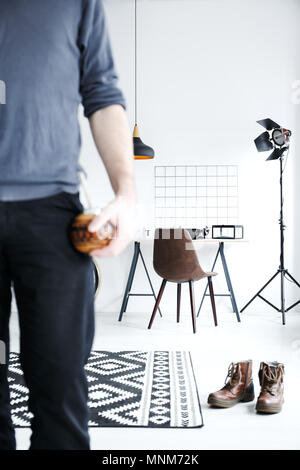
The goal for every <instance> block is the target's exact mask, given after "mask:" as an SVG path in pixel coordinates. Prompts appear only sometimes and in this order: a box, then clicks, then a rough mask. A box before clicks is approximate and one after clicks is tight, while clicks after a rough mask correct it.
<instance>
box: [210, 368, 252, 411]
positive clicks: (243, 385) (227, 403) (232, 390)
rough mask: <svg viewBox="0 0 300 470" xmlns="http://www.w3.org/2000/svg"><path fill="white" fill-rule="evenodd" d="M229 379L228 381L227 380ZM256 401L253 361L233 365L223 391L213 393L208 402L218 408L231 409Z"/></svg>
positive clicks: (229, 369)
mask: <svg viewBox="0 0 300 470" xmlns="http://www.w3.org/2000/svg"><path fill="white" fill-rule="evenodd" d="M227 379H228V380H227ZM252 400H254V385H253V380H252V361H251V360H249V361H241V362H236V363H233V362H232V363H231V364H230V366H229V368H228V373H227V377H226V379H225V385H224V387H223V388H221V390H218V391H217V392H214V393H211V394H210V395H209V397H208V400H207V402H208V403H209V404H210V405H212V406H216V407H218V408H230V407H231V406H233V405H236V404H237V403H238V402H240V401H243V402H247V401H252Z"/></svg>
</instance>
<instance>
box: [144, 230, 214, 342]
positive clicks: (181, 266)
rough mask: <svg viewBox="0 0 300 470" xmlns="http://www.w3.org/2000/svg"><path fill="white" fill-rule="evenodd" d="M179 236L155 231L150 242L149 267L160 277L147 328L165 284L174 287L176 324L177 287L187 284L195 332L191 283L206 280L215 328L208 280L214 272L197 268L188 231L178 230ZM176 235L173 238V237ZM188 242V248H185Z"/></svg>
mask: <svg viewBox="0 0 300 470" xmlns="http://www.w3.org/2000/svg"><path fill="white" fill-rule="evenodd" d="M181 230H182V235H181V237H178V229H162V228H160V229H156V230H155V240H154V253H153V267H154V270H155V271H156V273H157V274H158V275H159V276H160V277H162V278H163V281H162V284H161V287H160V290H159V293H158V296H157V300H156V302H155V306H154V309H153V313H152V316H151V319H150V322H149V325H148V329H150V328H151V326H152V323H153V320H154V318H155V315H156V312H157V310H158V307H159V303H160V301H161V298H162V295H163V292H164V289H165V286H166V283H167V281H169V282H176V284H177V322H179V319H180V300H181V284H182V283H184V282H188V283H189V290H190V302H191V311H192V323H193V332H194V333H196V315H195V298H194V281H199V280H200V279H207V280H208V286H209V292H210V299H211V305H212V311H213V316H214V322H215V326H217V314H216V306H215V297H214V290H213V283H212V277H213V276H216V273H214V272H205V271H203V269H202V268H201V266H200V264H199V261H198V257H197V253H196V252H195V250H194V247H193V242H192V238H191V236H190V234H189V231H188V230H186V229H181ZM174 233H176V238H175V236H174ZM189 242H190V247H187V246H186V245H187V244H188V243H189Z"/></svg>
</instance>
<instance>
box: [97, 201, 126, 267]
mask: <svg viewBox="0 0 300 470" xmlns="http://www.w3.org/2000/svg"><path fill="white" fill-rule="evenodd" d="M107 222H110V223H111V224H112V225H113V226H114V228H115V235H114V237H113V239H112V241H111V242H110V244H109V245H108V246H106V247H104V248H102V249H101V250H94V251H92V252H91V253H90V255H91V256H97V257H99V258H107V257H111V256H117V255H118V254H119V253H121V251H122V250H123V249H124V248H125V247H126V246H127V245H128V243H129V242H130V241H131V240H132V239H133V236H134V231H135V204H134V201H132V200H131V199H130V198H126V197H125V196H116V197H115V199H114V200H113V201H111V202H110V203H109V204H108V205H107V206H106V207H105V208H104V209H102V211H101V213H100V214H99V215H97V216H96V217H95V218H94V219H93V220H92V222H90V224H89V226H88V229H89V230H90V231H91V232H96V231H97V230H99V229H100V228H101V227H102V226H103V225H104V224H106V223H107Z"/></svg>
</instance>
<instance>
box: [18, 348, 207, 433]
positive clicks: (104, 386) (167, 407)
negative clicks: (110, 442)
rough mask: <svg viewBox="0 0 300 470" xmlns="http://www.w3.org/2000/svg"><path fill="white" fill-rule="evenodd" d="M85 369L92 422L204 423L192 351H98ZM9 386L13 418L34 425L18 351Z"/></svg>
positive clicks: (154, 425) (188, 425)
mask: <svg viewBox="0 0 300 470" xmlns="http://www.w3.org/2000/svg"><path fill="white" fill-rule="evenodd" d="M86 372H87V377H88V382H89V408H90V411H91V416H90V422H89V425H90V426H91V427H93V426H97V427H106V426H112V427H117V426H137V427H152V428H193V427H201V426H203V419H202V413H201V406H200V401H199V396H198V390H197V385H196V381H195V376H194V372H193V366H192V360H191V356H190V353H189V352H187V351H172V352H170V351H148V352H143V351H119V352H109V351H93V352H92V353H91V355H90V358H89V361H88V364H87V365H86ZM9 386H10V394H11V407H12V418H13V423H14V425H15V427H29V426H30V419H31V417H32V415H31V413H30V412H29V411H28V408H27V404H28V390H27V388H26V386H25V383H24V378H23V373H22V370H21V367H20V362H19V355H18V354H16V353H11V355H10V363H9Z"/></svg>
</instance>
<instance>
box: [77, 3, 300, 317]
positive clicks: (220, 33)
mask: <svg viewBox="0 0 300 470" xmlns="http://www.w3.org/2000/svg"><path fill="white" fill-rule="evenodd" d="M104 4H105V8H106V12H107V18H108V22H109V26H110V35H111V40H112V44H113V50H114V54H115V59H116V64H117V69H118V72H119V74H120V86H121V88H122V89H123V91H124V93H125V95H126V99H127V103H128V116H129V120H130V124H131V126H133V124H134V122H133V120H134V117H133V112H134V1H133V0H106V1H104ZM299 18H300V2H299V1H298V0H139V4H138V61H139V62H138V63H139V68H138V80H139V125H140V131H141V137H142V139H143V140H144V142H145V143H148V144H149V145H151V146H153V147H154V149H155V151H156V158H155V159H154V160H153V161H137V162H135V171H136V180H137V189H138V198H139V202H140V204H141V205H143V206H146V207H147V208H148V210H147V211H144V213H148V214H151V208H152V204H153V173H154V165H168V164H172V165H181V164H237V165H239V182H240V223H242V224H244V226H245V237H246V238H247V240H249V242H248V243H246V244H242V245H241V246H232V247H228V249H227V254H228V262H229V267H230V271H231V274H232V281H233V284H234V287H235V291H236V296H237V301H238V304H239V306H240V307H242V306H243V304H244V303H245V302H246V301H247V300H249V298H250V297H251V296H252V295H253V294H254V293H255V292H256V291H257V290H258V288H259V287H261V285H262V283H264V282H265V281H266V280H267V279H268V278H269V277H270V276H271V275H272V274H273V272H275V270H276V269H277V267H278V265H279V225H278V217H279V164H278V162H265V158H266V157H267V154H258V153H257V152H256V149H255V146H254V144H253V139H254V138H255V137H256V136H257V135H258V134H259V133H261V132H263V128H262V127H260V126H259V125H258V124H256V122H255V121H256V120H258V119H262V118H266V117H270V118H272V119H273V120H275V121H277V122H278V123H279V124H281V125H283V126H285V127H287V128H289V129H291V130H292V131H293V138H292V145H291V150H290V155H289V160H288V165H287V167H286V171H285V174H284V177H285V215H286V217H285V222H286V224H287V226H288V230H287V232H286V251H287V262H288V263H287V264H288V266H289V268H290V271H291V273H292V274H294V275H295V276H297V277H298V278H300V263H299V261H300V249H299V243H298V237H297V234H298V233H299V231H300V222H299V219H300V217H299V211H298V204H297V202H298V199H299V182H298V177H299V175H300V162H299V158H300V138H299V136H298V135H297V132H298V131H299V132H300V126H299V124H300V111H299V106H300V104H296V103H295V102H293V99H292V98H293V95H292V94H293V89H292V85H293V83H294V82H295V80H297V79H299V80H300V65H299V55H300V32H299ZM294 101H295V100H294ZM80 122H81V129H82V139H83V147H82V154H81V162H82V164H83V165H84V167H85V168H86V170H87V172H88V175H89V183H88V184H89V189H90V193H91V195H92V199H93V203H94V204H95V205H101V206H102V205H105V203H106V202H107V201H109V200H110V199H111V198H112V191H111V189H110V185H109V183H108V180H107V177H106V175H105V172H104V170H103V166H102V163H101V162H100V159H99V157H98V155H97V152H96V150H95V147H94V144H93V142H92V138H91V135H90V131H89V126H88V122H87V121H86V120H85V119H84V118H82V115H81V116H80ZM147 223H148V221H147V220H145V224H146V225H147ZM132 250H133V246H132V245H130V246H129V247H128V249H127V250H126V251H125V252H124V253H123V254H122V255H120V256H119V257H118V258H116V259H113V260H103V261H101V263H100V264H101V269H102V273H103V286H102V291H101V294H100V295H99V297H98V299H97V310H98V311H110V312H117V311H118V310H119V308H120V304H121V297H122V294H123V291H124V288H125V283H126V279H127V275H128V270H129V266H130V259H131V256H132ZM143 251H144V254H145V257H146V261H147V263H148V266H149V268H150V272H151V276H152V279H153V283H154V285H155V288H156V289H158V287H159V284H160V279H159V278H158V276H156V274H155V273H154V272H153V270H152V268H151V262H152V246H151V244H150V243H145V244H144V245H143ZM199 256H200V259H201V263H202V265H203V267H204V268H207V269H208V268H210V264H211V262H212V257H213V249H212V248H208V247H205V249H202V250H201V252H200V253H199ZM216 270H217V271H218V268H216ZM223 287H224V283H223V279H222V278H221V276H220V278H219V279H218V282H217V283H216V290H218V288H219V289H222V288H223ZM278 288H279V284H278V285H275V284H274V285H273V286H272V288H271V289H270V291H269V298H270V299H271V300H273V301H274V302H276V301H278V299H279V297H278ZM134 290H135V291H137V292H145V291H148V286H147V283H146V277H145V275H144V274H143V272H142V270H141V269H140V268H139V269H138V270H137V275H136V279H135V283H134ZM200 291H201V286H200V284H199V287H198V288H197V294H198V298H199V296H200ZM175 292H176V291H175V286H170V287H169V288H168V287H167V289H166V293H165V299H164V300H163V303H162V308H164V310H168V311H175ZM288 292H289V293H288V295H287V297H288V299H289V301H291V303H292V301H294V300H295V294H296V291H294V292H290V290H289V291H288ZM266 295H267V294H266ZM187 299H188V298H187V293H186V295H184V301H185V310H186V311H189V304H188V303H187ZM152 307H153V301H152V299H151V298H148V299H147V298H144V299H139V298H132V299H131V300H130V301H129V305H128V311H129V312H130V311H142V312H145V321H146V318H147V319H148V316H147V315H148V314H150V312H151V309H152ZM217 307H218V310H219V312H220V314H221V312H222V311H227V310H229V302H228V304H227V301H226V300H225V301H224V299H223V300H221V301H218V304H217ZM205 308H206V309H208V308H209V305H208V304H207V305H206V306H205ZM262 308H263V309H265V308H266V309H269V307H268V306H267V305H265V304H263V303H262V301H260V300H256V301H255V303H253V306H252V307H251V309H252V310H258V311H259V310H262ZM271 312H274V311H273V310H270V313H271ZM146 313H147V315H146ZM274 313H275V312H274Z"/></svg>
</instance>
